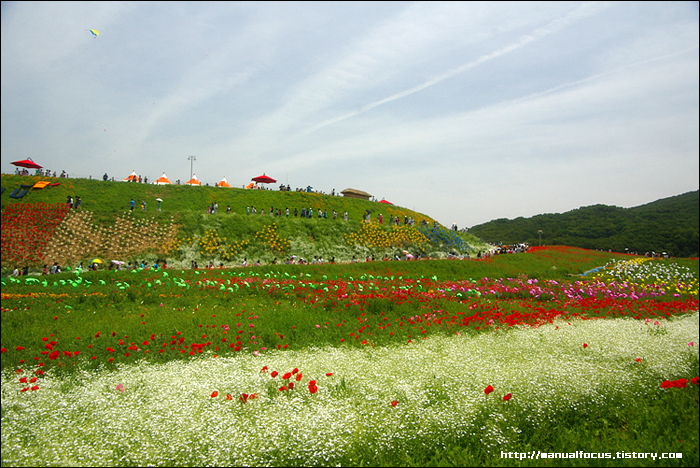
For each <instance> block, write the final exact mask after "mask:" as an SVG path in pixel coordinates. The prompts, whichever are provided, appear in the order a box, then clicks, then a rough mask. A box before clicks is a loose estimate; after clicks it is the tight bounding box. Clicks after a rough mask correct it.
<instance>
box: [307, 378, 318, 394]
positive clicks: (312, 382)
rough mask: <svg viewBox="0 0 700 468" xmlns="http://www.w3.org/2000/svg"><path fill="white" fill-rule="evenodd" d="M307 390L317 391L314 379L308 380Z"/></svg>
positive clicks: (312, 392)
mask: <svg viewBox="0 0 700 468" xmlns="http://www.w3.org/2000/svg"><path fill="white" fill-rule="evenodd" d="M309 392H311V394H314V393H316V392H318V387H317V386H316V381H315V380H311V381H309Z"/></svg>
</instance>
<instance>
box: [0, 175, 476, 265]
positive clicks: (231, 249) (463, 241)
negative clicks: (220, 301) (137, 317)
mask: <svg viewBox="0 0 700 468" xmlns="http://www.w3.org/2000/svg"><path fill="white" fill-rule="evenodd" d="M39 180H51V181H52V182H57V183H59V184H60V185H58V186H51V187H46V188H44V189H41V190H36V189H30V190H29V192H28V193H27V194H26V195H25V196H24V197H23V198H20V199H13V198H10V197H9V192H11V191H13V190H14V189H15V188H18V187H20V185H22V184H24V185H30V184H34V183H35V182H37V181H39ZM2 186H3V187H5V188H6V189H7V190H6V191H5V192H4V193H3V195H2V211H3V266H4V267H5V268H7V267H8V266H9V265H6V262H8V261H16V260H11V258H12V257H11V256H10V254H9V253H8V252H7V251H6V250H7V248H8V245H7V244H9V240H8V241H7V242H6V238H8V239H9V237H10V236H9V230H10V229H11V228H12V224H11V223H9V220H10V219H16V218H17V219H19V218H21V217H22V216H23V215H22V214H21V213H22V212H24V211H27V210H26V208H29V207H32V206H36V205H37V204H43V205H51V206H58V207H63V206H65V204H66V201H67V199H68V197H69V196H70V197H72V198H73V199H76V198H77V197H80V198H81V201H82V204H81V210H80V212H77V211H76V210H74V209H73V210H67V216H66V218H65V219H62V221H61V224H59V225H58V227H56V228H55V229H54V230H50V229H49V230H50V231H51V232H49V233H47V235H46V242H45V245H42V246H41V247H40V248H41V249H43V251H42V254H43V255H44V256H45V261H49V262H50V261H58V262H59V263H63V262H67V263H71V262H73V263H74V262H78V261H86V260H87V259H88V257H93V256H98V257H99V256H105V257H110V258H117V259H119V260H123V261H128V260H133V261H137V260H138V261H141V260H142V259H143V257H148V258H149V259H151V261H152V260H153V259H156V258H158V259H167V261H168V263H170V264H173V263H177V264H181V265H184V266H189V265H190V263H191V262H193V261H196V262H198V263H199V264H204V263H208V262H213V263H214V264H216V265H219V264H221V263H224V264H225V265H232V264H240V263H242V262H243V261H244V260H245V261H247V262H248V263H252V262H256V261H258V260H260V261H261V262H263V263H270V262H274V261H276V262H281V261H284V260H285V259H288V258H289V257H291V256H295V258H298V257H302V258H304V259H305V260H307V261H311V260H313V259H314V257H318V258H323V259H324V260H326V261H328V260H330V259H335V260H336V261H352V260H353V258H354V259H356V260H364V259H366V258H367V257H369V258H372V257H374V258H375V259H382V258H384V257H385V256H387V257H388V258H393V256H395V255H396V256H400V257H402V258H404V257H405V255H406V254H408V255H413V256H414V257H418V256H423V257H426V256H430V257H436V258H443V257H446V256H450V255H457V256H459V255H466V254H470V253H471V254H476V253H477V252H478V251H483V250H486V249H487V248H488V246H487V245H486V244H483V243H481V242H480V241H478V240H477V239H476V238H475V237H473V236H471V235H469V234H466V233H462V232H460V233H457V232H454V231H450V230H448V229H446V228H445V227H443V226H440V225H439V224H438V223H436V222H435V220H433V219H432V218H431V217H429V216H427V215H425V214H422V213H417V212H415V211H413V210H410V209H407V208H403V207H400V206H397V205H391V204H385V203H380V202H373V201H367V200H360V199H356V198H347V197H342V196H331V195H324V194H320V193H313V192H312V193H308V192H292V191H290V192H286V191H277V190H247V189H239V188H221V187H208V186H194V187H192V186H184V185H152V184H139V183H131V182H121V181H115V182H111V181H106V182H105V181H101V180H91V179H68V178H45V177H38V176H15V175H7V174H3V175H2ZM132 199H133V200H134V205H135V207H134V210H133V211H132V210H131V209H130V202H131V200H132ZM157 199H161V200H162V202H160V208H161V211H157V208H158V205H159V202H158V201H157ZM143 202H145V203H146V210H145V211H144V210H143V209H142V203H143ZM214 203H216V204H217V205H218V210H217V212H216V213H213V214H212V213H207V211H208V209H209V208H211V206H212V204H214ZM287 209H289V217H288V216H287ZM302 209H303V210H304V211H305V212H306V211H308V210H309V209H310V210H311V211H312V213H313V215H312V217H311V218H301V211H302ZM254 211H255V213H254ZM270 211H272V212H273V215H272V216H270ZM295 211H296V216H295ZM319 211H320V212H322V213H323V214H322V216H321V217H320V218H319ZM34 212H35V213H39V212H41V210H39V211H37V210H35V211H34ZM333 212H335V213H336V219H333V218H334V215H333ZM345 212H347V217H348V221H347V222H346V221H345V220H344V214H345ZM263 213H264V214H263ZM10 215H12V216H14V217H13V218H11V216H10ZM35 215H36V214H35ZM380 215H381V217H382V223H379V222H378V221H379V216H380ZM36 216H38V215H36ZM56 216H58V215H56ZM364 216H367V218H368V219H369V221H370V222H369V223H367V222H363V219H364ZM397 218H398V219H399V223H398V225H397V224H392V225H390V221H392V220H396V219H397ZM6 221H8V225H7V226H6ZM25 221H26V220H25ZM25 221H23V222H25ZM410 221H412V222H410ZM47 229H48V228H45V230H47ZM13 235H14V236H15V237H16V236H20V235H21V232H20V231H19V230H16V229H15V230H14V231H13ZM37 248H39V247H37ZM27 255H29V254H28V253H25V257H26V256H27ZM15 258H16V257H15ZM33 258H34V261H33V263H34V264H36V265H38V264H39V263H42V260H40V259H39V258H38V257H37V256H36V255H35V256H34V257H33ZM87 261H89V260H87Z"/></svg>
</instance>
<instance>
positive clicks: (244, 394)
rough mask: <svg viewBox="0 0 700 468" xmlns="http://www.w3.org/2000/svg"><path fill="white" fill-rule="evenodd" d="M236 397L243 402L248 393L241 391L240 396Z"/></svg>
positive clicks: (246, 398) (246, 399)
mask: <svg viewBox="0 0 700 468" xmlns="http://www.w3.org/2000/svg"><path fill="white" fill-rule="evenodd" d="M226 398H227V399H228V397H226ZM238 399H239V400H241V401H242V402H243V403H245V402H246V401H248V394H247V393H241V396H240V397H239V398H238Z"/></svg>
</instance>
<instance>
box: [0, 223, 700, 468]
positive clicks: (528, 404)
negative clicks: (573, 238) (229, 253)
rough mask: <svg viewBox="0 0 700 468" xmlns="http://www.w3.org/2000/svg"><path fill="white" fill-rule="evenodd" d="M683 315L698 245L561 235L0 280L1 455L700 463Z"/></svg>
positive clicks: (69, 460)
mask: <svg viewBox="0 0 700 468" xmlns="http://www.w3.org/2000/svg"><path fill="white" fill-rule="evenodd" d="M154 232H155V231H154ZM164 232H165V231H164ZM163 235H165V234H163ZM264 235H265V236H266V239H270V240H269V241H266V242H268V247H269V248H270V249H273V250H274V249H280V248H283V247H285V244H284V241H283V240H281V239H279V238H278V237H277V233H276V231H275V230H274V229H272V228H270V229H268V231H266V232H265V233H264ZM208 242H209V244H208V245H209V246H210V248H216V246H217V245H221V244H223V242H224V239H217V238H216V237H215V236H214V235H213V234H211V235H210V238H209V241H208ZM381 242H392V241H391V239H389V240H382V241H381ZM698 322H699V316H698V260H697V259H668V260H658V259H655V260H651V259H647V258H643V257H634V256H630V255H621V254H610V253H604V252H592V251H586V250H582V249H573V248H567V247H552V248H535V249H532V250H531V251H529V252H527V253H522V254H512V255H500V256H495V257H489V258H485V259H482V260H421V261H406V262H404V261H402V262H392V261H387V262H381V261H378V262H367V263H354V264H342V265H337V264H336V265H333V264H327V265H267V266H261V267H248V268H240V267H239V268H214V269H180V268H168V269H152V268H144V269H138V270H133V271H111V272H107V271H98V272H94V271H78V272H75V271H73V272H68V273H62V274H58V275H47V276H35V277H20V278H3V279H2V343H1V345H2V354H1V360H2V361H1V362H2V375H1V378H2V463H3V465H13V466H26V465H31V466H36V465H76V466H83V465H85V466H88V465H89V466H111V465H120V466H130V465H139V466H141V465H158V466H190V465H197V466H201V465H219V466H222V465H233V466H330V465H338V466H424V465H441V466H474V465H499V466H542V465H552V466H559V465H565V466H579V465H590V466H640V465H641V466H658V465H661V466H697V464H698V445H699V440H698V433H699V428H698V419H699V417H698V388H699V387H698V369H699V364H698V363H699V360H698V347H699V346H700V336H699V326H700V324H699V323H698ZM540 453H549V454H551V453H559V454H566V455H567V456H566V457H563V458H562V457H560V458H556V459H543V458H541V457H540V455H539V454H540ZM583 453H588V454H591V453H595V454H610V455H609V456H608V458H605V457H604V456H601V457H600V458H598V457H596V458H590V457H584V456H583V455H580V456H578V455H576V454H583ZM638 453H645V454H651V453H654V454H659V458H654V459H652V458H651V457H650V456H646V458H643V457H641V456H640V457H637V456H636V454H638ZM661 453H670V454H673V458H663V459H662V458H661V457H660V454H661ZM509 454H510V455H509ZM512 454H519V455H518V456H516V457H513V456H512ZM522 454H527V456H524V457H523V456H522ZM533 454H534V455H533ZM631 454H635V455H634V456H632V455H631ZM574 455H576V457H575V458H574ZM628 455H630V456H628ZM569 456H570V457H569Z"/></svg>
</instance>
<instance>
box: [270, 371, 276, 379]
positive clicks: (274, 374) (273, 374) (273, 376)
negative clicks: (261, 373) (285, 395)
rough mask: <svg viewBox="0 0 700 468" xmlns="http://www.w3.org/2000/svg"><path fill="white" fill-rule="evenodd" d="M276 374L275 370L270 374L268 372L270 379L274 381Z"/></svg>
mask: <svg viewBox="0 0 700 468" xmlns="http://www.w3.org/2000/svg"><path fill="white" fill-rule="evenodd" d="M277 374H278V372H277V371H276V370H275V371H272V372H270V377H272V378H273V379H274V378H275V377H277Z"/></svg>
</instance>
